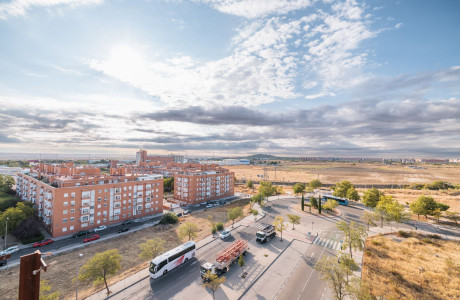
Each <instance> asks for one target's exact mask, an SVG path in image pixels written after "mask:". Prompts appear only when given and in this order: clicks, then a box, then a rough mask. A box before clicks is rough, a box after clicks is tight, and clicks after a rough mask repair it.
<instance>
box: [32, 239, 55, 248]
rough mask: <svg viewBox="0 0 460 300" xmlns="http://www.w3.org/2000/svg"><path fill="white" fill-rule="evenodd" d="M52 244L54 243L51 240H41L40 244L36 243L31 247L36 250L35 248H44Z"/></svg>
mask: <svg viewBox="0 0 460 300" xmlns="http://www.w3.org/2000/svg"><path fill="white" fill-rule="evenodd" d="M52 243H54V241H53V240H52V239H47V240H43V241H40V242H36V243H35V244H34V245H33V246H32V247H34V248H37V247H41V246H46V245H49V244H52Z"/></svg>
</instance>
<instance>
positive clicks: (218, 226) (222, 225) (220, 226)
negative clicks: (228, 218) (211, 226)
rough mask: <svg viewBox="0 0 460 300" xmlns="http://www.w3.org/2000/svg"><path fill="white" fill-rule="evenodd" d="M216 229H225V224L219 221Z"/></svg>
mask: <svg viewBox="0 0 460 300" xmlns="http://www.w3.org/2000/svg"><path fill="white" fill-rule="evenodd" d="M216 229H217V230H223V229H224V224H223V223H221V222H219V223H216Z"/></svg>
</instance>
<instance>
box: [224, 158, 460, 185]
mask: <svg viewBox="0 0 460 300" xmlns="http://www.w3.org/2000/svg"><path fill="white" fill-rule="evenodd" d="M226 168H229V169H230V170H231V171H232V172H235V176H236V178H237V179H243V180H249V179H252V180H257V181H259V180H260V177H258V176H257V175H263V174H264V167H260V166H252V165H251V166H226ZM266 174H267V175H268V177H269V180H270V181H283V182H309V181H311V180H313V179H317V178H319V180H320V181H321V182H323V183H325V184H334V183H337V182H340V181H342V180H348V181H350V182H352V183H353V184H360V185H372V184H376V185H377V184H395V185H410V184H412V183H431V182H433V181H436V180H443V181H447V182H451V183H455V184H460V166H458V165H423V169H412V168H409V167H407V166H403V165H384V164H382V163H364V164H363V163H346V162H282V164H281V166H277V167H274V166H270V167H266Z"/></svg>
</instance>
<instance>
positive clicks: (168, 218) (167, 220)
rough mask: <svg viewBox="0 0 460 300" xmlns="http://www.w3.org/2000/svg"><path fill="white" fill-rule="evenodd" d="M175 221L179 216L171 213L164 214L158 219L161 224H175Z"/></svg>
mask: <svg viewBox="0 0 460 300" xmlns="http://www.w3.org/2000/svg"><path fill="white" fill-rule="evenodd" d="M177 222H179V218H178V217H177V216H176V215H175V214H173V213H167V214H164V215H163V217H162V218H161V220H160V224H162V225H166V224H176V223H177Z"/></svg>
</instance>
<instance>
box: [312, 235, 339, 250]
mask: <svg viewBox="0 0 460 300" xmlns="http://www.w3.org/2000/svg"><path fill="white" fill-rule="evenodd" d="M313 244H316V245H318V246H320V247H326V248H329V249H333V250H337V251H338V250H340V248H341V247H342V242H341V241H336V240H333V239H326V238H322V237H320V236H317V237H316V238H315V239H314V240H313Z"/></svg>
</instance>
